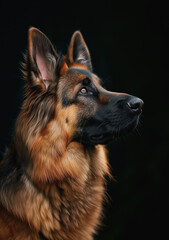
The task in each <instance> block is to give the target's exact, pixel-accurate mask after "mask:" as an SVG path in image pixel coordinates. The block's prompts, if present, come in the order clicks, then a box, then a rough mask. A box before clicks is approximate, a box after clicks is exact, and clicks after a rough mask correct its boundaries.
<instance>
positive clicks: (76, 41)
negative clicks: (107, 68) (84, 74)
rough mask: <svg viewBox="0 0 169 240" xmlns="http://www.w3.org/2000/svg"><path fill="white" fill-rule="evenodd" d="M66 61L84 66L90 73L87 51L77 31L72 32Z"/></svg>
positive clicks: (90, 66)
mask: <svg viewBox="0 0 169 240" xmlns="http://www.w3.org/2000/svg"><path fill="white" fill-rule="evenodd" d="M68 60H69V62H70V63H74V62H79V63H82V64H85V65H86V66H87V67H88V69H89V70H90V71H92V63H91V58H90V53H89V49H88V47H87V45H86V43H85V41H84V39H83V36H82V34H81V33H80V32H79V31H76V32H74V34H73V36H72V38H71V41H70V45H69V48H68Z"/></svg>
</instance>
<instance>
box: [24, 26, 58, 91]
mask: <svg viewBox="0 0 169 240" xmlns="http://www.w3.org/2000/svg"><path fill="white" fill-rule="evenodd" d="M28 41H29V42H28V44H29V45H28V60H29V61H28V62H29V68H28V69H27V71H29V79H30V80H32V81H33V83H34V84H41V85H42V84H44V87H45V88H46V89H47V88H48V86H49V85H50V84H51V83H52V82H53V81H54V80H56V74H57V65H58V62H59V56H58V55H57V53H56V51H55V49H54V47H53V45H52V44H51V42H50V40H49V39H48V38H47V37H46V36H45V35H44V34H43V33H42V32H41V31H39V30H38V29H37V28H34V27H32V28H30V29H29V38H28ZM27 64H28V63H27Z"/></svg>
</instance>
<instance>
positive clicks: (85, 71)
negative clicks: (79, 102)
mask: <svg viewBox="0 0 169 240" xmlns="http://www.w3.org/2000/svg"><path fill="white" fill-rule="evenodd" d="M69 69H70V70H72V71H76V72H79V73H82V74H84V75H86V76H87V77H88V78H89V79H92V74H91V73H90V72H89V71H87V70H85V69H82V68H73V67H70V68H69Z"/></svg>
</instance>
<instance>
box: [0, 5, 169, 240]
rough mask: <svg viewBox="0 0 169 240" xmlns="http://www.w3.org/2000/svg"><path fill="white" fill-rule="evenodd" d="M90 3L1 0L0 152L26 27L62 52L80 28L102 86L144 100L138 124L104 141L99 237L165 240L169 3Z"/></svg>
mask: <svg viewBox="0 0 169 240" xmlns="http://www.w3.org/2000/svg"><path fill="white" fill-rule="evenodd" d="M60 2H62V3H60ZM90 2H91V3H90V4H89V3H88V2H85V1H51V2H50V1H35V0H34V1H33V0H32V1H31V0H29V1H22V2H21V3H18V2H17V1H8V0H6V1H3V0H1V3H0V12H1V14H0V25H1V26H0V42H1V43H0V49H1V50H0V59H1V74H0V120H1V125H0V126H1V127H0V151H1V153H2V154H3V152H4V150H5V147H6V146H7V145H8V144H9V143H10V140H11V136H12V132H13V126H14V123H15V119H16V117H17V115H18V112H19V110H20V106H21V102H22V87H23V80H22V78H21V72H20V62H21V61H22V60H23V57H22V53H23V52H24V51H25V49H26V47H27V30H28V28H29V27H30V26H35V27H37V28H39V29H40V30H41V31H43V32H44V33H45V34H46V35H47V36H48V37H49V38H50V39H51V41H52V42H53V43H54V44H55V46H56V47H57V49H58V50H59V51H62V52H63V53H65V52H66V49H67V45H68V43H69V41H70V37H71V35H72V33H73V31H75V30H80V31H81V32H82V33H83V36H84V38H85V40H86V42H87V44H88V47H89V49H90V52H91V56H92V62H93V66H94V71H95V72H96V73H97V74H98V75H99V76H100V77H101V78H102V79H104V82H105V85H106V87H107V88H108V89H109V90H112V91H120V92H127V93H130V94H132V95H136V96H138V97H140V98H142V99H143V100H144V102H145V106H144V111H143V116H142V119H141V123H140V125H139V127H138V130H137V131H135V132H134V133H133V134H130V135H129V136H127V137H125V138H121V139H120V140H118V141H116V142H114V143H111V144H109V145H108V149H109V152H110V154H109V159H110V163H111V166H112V173H113V175H114V176H115V179H116V182H113V181H109V180H108V195H109V199H110V201H109V203H107V204H105V207H104V208H105V210H104V212H105V218H104V225H103V227H102V228H101V230H100V231H99V236H98V237H96V239H102V240H103V239H104V240H122V239H145V237H147V238H148V237H149V239H153V237H159V239H163V236H165V238H166V234H167V231H168V230H167V221H168V215H167V213H166V211H167V205H168V198H167V190H168V189H167V183H166V182H167V179H168V168H167V163H168V160H169V150H168V148H169V107H168V105H169V101H168V85H167V79H168V65H167V64H168V61H167V60H168V53H167V50H168V42H167V34H168V30H169V18H168V11H167V7H166V6H165V5H164V4H163V3H162V1H160V2H157V1H152V2H150V1H149V0H147V1H144V0H142V1H133V2H131V1H106V0H105V1H90Z"/></svg>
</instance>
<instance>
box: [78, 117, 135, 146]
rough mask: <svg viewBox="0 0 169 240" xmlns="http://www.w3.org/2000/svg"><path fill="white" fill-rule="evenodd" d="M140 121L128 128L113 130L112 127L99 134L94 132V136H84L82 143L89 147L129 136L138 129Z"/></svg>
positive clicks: (129, 125) (131, 123)
mask: <svg viewBox="0 0 169 240" xmlns="http://www.w3.org/2000/svg"><path fill="white" fill-rule="evenodd" d="M137 124H138V121H133V122H130V123H129V124H128V125H127V126H125V127H122V128H118V129H116V128H115V129H112V128H111V126H110V128H109V129H106V130H105V131H100V132H99V131H98V132H97V133H96V132H95V131H94V132H93V134H87V133H86V134H84V135H83V136H84V137H83V138H81V142H82V143H84V144H87V145H97V144H103V145H104V144H107V143H109V142H111V141H113V140H115V139H117V138H120V137H121V136H125V135H127V134H128V133H129V132H131V131H132V130H134V129H135V128H136V127H137Z"/></svg>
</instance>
